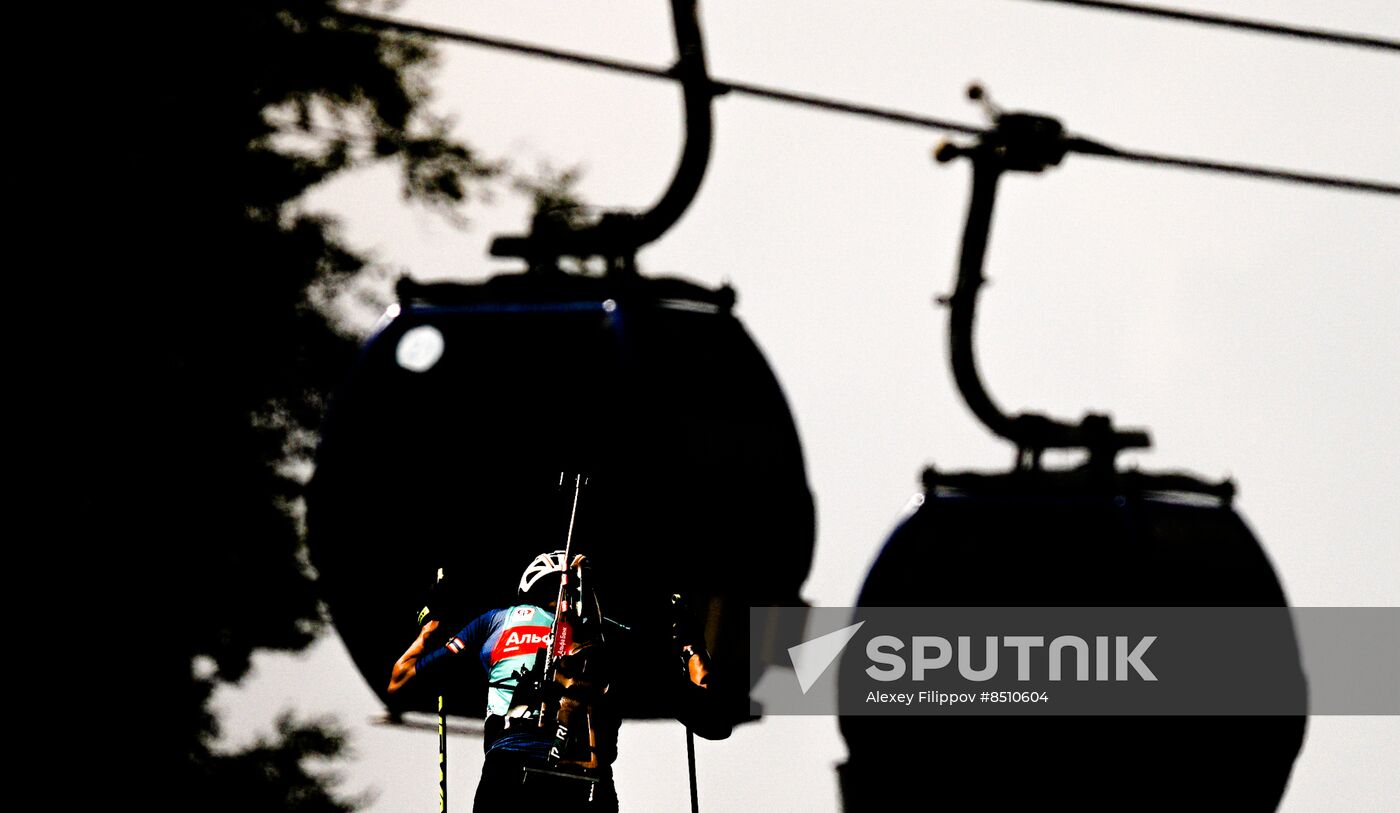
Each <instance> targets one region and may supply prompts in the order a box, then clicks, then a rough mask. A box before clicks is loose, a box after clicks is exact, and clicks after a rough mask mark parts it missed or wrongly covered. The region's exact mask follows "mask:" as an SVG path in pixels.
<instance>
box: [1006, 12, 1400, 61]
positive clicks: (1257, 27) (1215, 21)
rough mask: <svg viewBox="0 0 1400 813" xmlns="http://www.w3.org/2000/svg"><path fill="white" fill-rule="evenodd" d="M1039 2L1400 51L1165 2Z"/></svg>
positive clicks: (1383, 43)
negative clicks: (1153, 3) (1162, 3)
mask: <svg viewBox="0 0 1400 813" xmlns="http://www.w3.org/2000/svg"><path fill="white" fill-rule="evenodd" d="M1032 2H1037V3H1055V4H1059V5H1065V6H1081V7H1084V8H1092V9H1099V10H1102V11H1116V12H1123V13H1125V14H1139V15H1143V16H1147V17H1161V18H1163V19H1168V20H1176V21H1179V22H1188V23H1197V24H1200V25H1215V26H1222V27H1224V28H1234V29H1238V30H1242V31H1252V32H1254V33H1257V34H1273V35H1277V36H1282V37H1296V38H1299V39H1307V40H1314V41H1317V42H1326V43H1331V44H1333V45H1354V46H1357V47H1361V48H1379V49H1381V50H1385V51H1396V52H1400V42H1397V41H1395V40H1388V39H1382V38H1380V37H1375V36H1371V35H1369V34H1347V33H1343V32H1340V31H1327V30H1324V29H1320V28H1304V27H1302V26H1295V25H1284V24H1283V23H1272V22H1267V21H1264V20H1248V19H1245V18H1243V17H1226V16H1223V15H1220V14H1205V13H1203V12H1197V11H1182V10H1180V9H1174V8H1167V7H1165V6H1147V5H1141V4H1137V3H1115V2H1109V0H1032Z"/></svg>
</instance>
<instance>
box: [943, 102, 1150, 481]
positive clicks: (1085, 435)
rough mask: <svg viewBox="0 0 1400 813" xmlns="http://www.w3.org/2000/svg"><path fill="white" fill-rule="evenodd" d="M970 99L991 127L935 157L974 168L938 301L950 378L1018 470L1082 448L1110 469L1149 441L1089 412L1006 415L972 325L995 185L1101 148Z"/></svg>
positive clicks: (1042, 121) (1049, 123) (1041, 119)
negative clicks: (1064, 417)
mask: <svg viewBox="0 0 1400 813" xmlns="http://www.w3.org/2000/svg"><path fill="white" fill-rule="evenodd" d="M968 96H969V98H971V99H973V100H974V101H978V102H981V103H982V104H983V106H984V107H985V108H986V110H987V112H988V113H989V114H990V115H991V116H992V119H993V122H994V126H993V127H992V129H990V130H988V131H987V132H986V133H984V134H983V135H981V136H980V137H979V138H978V139H977V140H976V141H975V142H973V143H971V144H969V145H956V144H950V143H944V144H942V145H940V146H939V148H938V150H937V151H936V152H935V158H936V159H937V160H938V161H939V162H940V163H947V162H949V161H953V160H956V159H958V158H967V159H969V160H970V161H971V162H972V198H971V202H970V203H969V205H968V214H967V224H966V226H965V228H964V231H963V242H962V254H961V257H960V259H959V263H958V275H957V282H956V284H955V286H954V289H953V293H952V294H951V295H950V296H948V297H944V298H943V299H942V300H941V301H942V302H943V303H944V304H947V305H948V306H949V308H950V315H949V320H948V338H949V352H950V360H951V364H952V368H953V378H954V380H955V382H956V383H957V387H958V391H959V392H960V393H961V394H962V396H963V400H964V401H966V402H967V405H968V407H969V408H970V409H971V410H972V412H973V414H974V415H976V416H977V418H978V420H980V421H981V422H982V423H983V424H984V425H986V426H987V428H988V429H990V430H991V431H992V432H993V433H995V434H997V435H999V436H1001V437H1003V438H1006V439H1007V440H1009V441H1011V442H1012V443H1014V444H1016V448H1017V452H1018V465H1020V466H1021V467H1022V468H1027V469H1033V468H1038V467H1039V465H1040V456H1041V454H1042V453H1043V452H1044V451H1045V450H1046V449H1075V448H1081V449H1086V450H1088V452H1089V461H1090V465H1095V466H1100V465H1101V466H1103V467H1105V468H1112V466H1113V461H1114V458H1115V456H1116V455H1117V454H1118V452H1120V451H1122V450H1124V449H1134V448H1147V447H1149V446H1151V439H1150V438H1149V436H1148V434H1147V432H1146V431H1145V430H1141V429H1118V428H1116V427H1115V426H1114V425H1113V422H1112V420H1111V419H1110V418H1109V416H1108V415H1104V414H1097V413H1090V414H1087V415H1085V416H1084V417H1083V418H1082V419H1081V420H1080V421H1079V423H1078V424H1072V423H1067V422H1064V421H1060V420H1056V419H1054V418H1051V417H1048V416H1046V415H1042V414H1039V413H1021V414H1017V415H1007V414H1006V413H1005V412H1003V411H1002V409H1001V407H999V406H998V405H997V403H996V402H995V401H994V400H992V397H991V394H990V393H988V391H987V388H986V386H985V385H984V384H983V383H982V377H981V374H980V373H979V372H978V369H977V358H976V351H975V347H974V341H973V333H974V331H973V322H974V318H975V316H976V311H977V294H978V292H979V291H980V289H981V287H982V285H983V283H984V282H986V278H985V276H984V275H983V264H984V261H985V259H986V254H987V242H988V239H989V237H990V234H991V226H992V209H993V208H994V206H995V204H996V193H997V182H998V181H999V180H1000V178H1001V175H1002V173H1004V172H1043V171H1044V170H1046V169H1049V168H1050V167H1053V166H1056V165H1058V164H1059V163H1060V161H1062V160H1063V159H1064V156H1065V154H1066V153H1067V152H1069V151H1071V150H1073V151H1076V152H1081V151H1089V150H1092V149H1094V148H1095V147H1097V146H1099V145H1096V144H1095V143H1094V142H1092V141H1088V140H1086V139H1080V138H1074V137H1070V136H1067V135H1066V134H1065V131H1064V127H1063V126H1062V125H1061V124H1060V122H1058V121H1056V120H1055V119H1052V118H1049V117H1048V116H1041V115H1036V114H1031V113H1007V112H1004V111H1002V110H1001V109H1000V108H998V107H996V106H995V105H993V104H992V103H991V101H990V100H989V99H987V97H986V93H985V91H983V90H982V88H981V87H979V86H976V85H973V86H972V87H971V88H969V89H968Z"/></svg>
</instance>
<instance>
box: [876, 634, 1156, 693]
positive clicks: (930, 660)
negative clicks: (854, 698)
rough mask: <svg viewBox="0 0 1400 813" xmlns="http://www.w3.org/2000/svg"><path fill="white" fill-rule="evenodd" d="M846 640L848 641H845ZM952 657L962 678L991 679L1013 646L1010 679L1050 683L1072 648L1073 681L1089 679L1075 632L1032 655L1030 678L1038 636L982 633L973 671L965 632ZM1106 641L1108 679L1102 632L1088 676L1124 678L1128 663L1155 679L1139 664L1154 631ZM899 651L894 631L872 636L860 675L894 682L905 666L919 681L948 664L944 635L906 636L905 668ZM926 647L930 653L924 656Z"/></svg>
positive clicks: (1084, 646)
mask: <svg viewBox="0 0 1400 813" xmlns="http://www.w3.org/2000/svg"><path fill="white" fill-rule="evenodd" d="M848 640H849V639H848ZM956 640H957V642H958V644H957V647H956V649H957V657H958V674H960V675H962V676H963V678H964V679H965V680H971V681H975V682H981V681H986V680H991V679H992V678H994V677H996V676H997V668H998V655H997V653H998V652H1000V651H1001V649H1002V648H1011V649H1015V650H1016V679H1017V680H1018V681H1028V680H1040V679H1043V677H1047V676H1048V677H1049V679H1050V680H1052V681H1058V680H1061V679H1062V678H1063V677H1064V674H1063V673H1064V668H1063V667H1064V664H1063V656H1064V652H1065V650H1066V649H1070V650H1073V653H1074V664H1075V678H1074V679H1076V680H1089V679H1090V677H1089V643H1088V642H1087V641H1085V640H1084V639H1083V638H1080V637H1079V636H1077V635H1061V636H1058V637H1056V638H1055V639H1054V640H1052V641H1051V642H1050V646H1049V647H1048V649H1045V652H1046V656H1045V657H1044V658H1039V659H1035V660H1037V661H1039V662H1040V663H1041V664H1044V666H1045V668H1044V671H1040V670H1036V671H1037V672H1039V674H1035V675H1034V677H1033V676H1032V666H1033V665H1034V663H1033V658H1032V650H1037V649H1041V648H1043V647H1045V637H1044V636H1042V635H1008V636H1006V637H1004V638H998V637H997V636H987V637H986V639H985V640H986V647H985V650H984V657H983V664H982V667H981V668H980V669H979V668H977V667H974V666H973V664H972V659H973V651H972V650H973V647H974V645H973V644H972V637H971V636H969V635H959V636H957V639H956ZM1112 640H1113V641H1114V642H1115V643H1116V645H1117V646H1116V647H1115V648H1113V649H1114V652H1115V656H1114V658H1113V677H1112V678H1110V677H1109V669H1108V667H1109V651H1110V646H1109V641H1110V638H1109V636H1107V635H1099V636H1096V637H1095V638H1094V653H1095V657H1094V667H1095V668H1094V673H1093V674H1094V676H1093V680H1098V681H1107V680H1118V681H1124V680H1127V679H1128V668H1129V667H1132V670H1133V673H1134V674H1136V675H1137V676H1138V677H1139V678H1141V679H1143V680H1154V681H1155V680H1156V679H1157V676H1156V675H1155V674H1153V673H1152V670H1151V669H1149V668H1147V664H1146V663H1144V662H1143V660H1142V658H1143V655H1144V654H1146V652H1147V649H1148V647H1150V646H1152V642H1153V641H1156V640H1157V636H1155V635H1145V636H1142V637H1141V638H1140V639H1139V640H1138V642H1137V644H1136V645H1135V646H1133V647H1132V648H1131V649H1129V648H1128V640H1129V639H1128V637H1127V636H1126V635H1118V636H1114V637H1113V638H1112ZM903 649H904V641H903V640H901V639H900V638H898V637H896V636H894V635H877V636H875V637H874V638H871V639H870V640H869V641H868V642H866V644H865V654H866V657H868V658H869V659H870V660H871V661H873V662H874V663H872V664H871V665H870V666H868V667H866V669H865V673H866V674H867V675H869V676H870V677H872V678H874V679H875V680H880V681H894V680H900V679H902V678H903V677H904V675H905V672H906V670H907V671H909V672H910V673H911V677H912V678H913V679H914V680H916V681H919V680H925V679H926V677H925V676H926V675H927V674H928V673H929V672H931V671H936V670H939V669H942V668H944V667H946V666H948V665H949V664H950V663H952V660H953V651H954V647H953V645H952V644H951V643H950V642H949V640H948V639H947V638H944V637H943V636H941V635H915V636H913V637H912V638H911V640H910V645H909V649H910V661H912V665H911V666H907V665H906V663H905V659H904V657H903V656H902V655H900V654H899V653H900V651H901V650H903ZM930 650H931V651H932V652H933V653H934V654H933V656H932V657H930V656H929V652H930Z"/></svg>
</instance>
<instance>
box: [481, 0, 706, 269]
mask: <svg viewBox="0 0 1400 813" xmlns="http://www.w3.org/2000/svg"><path fill="white" fill-rule="evenodd" d="M696 5H697V4H696V0H671V16H672V19H673V21H674V28H675V35H676V53H677V60H676V64H675V65H674V66H673V67H672V68H671V71H670V73H671V74H672V75H673V76H674V77H675V78H676V79H677V81H679V82H680V85H681V90H682V98H683V101H684V109H685V143H684V146H683V147H682V149H681V157H680V162H679V163H678V164H677V166H676V171H675V174H674V176H673V177H672V178H671V184H670V186H669V187H667V189H666V191H665V193H664V194H662V196H661V197H660V198H659V199H658V200H657V201H656V203H655V204H653V205H652V207H651V208H650V209H648V210H647V211H645V212H642V213H633V212H608V213H606V214H604V215H603V216H602V217H601V218H600V219H599V220H598V221H597V222H596V223H592V224H588V225H586V226H582V227H579V226H575V225H573V224H570V223H568V222H566V221H565V220H564V219H562V218H559V217H551V216H550V215H548V214H544V215H542V216H537V217H536V218H535V220H534V222H533V223H532V224H531V230H530V233H529V234H528V235H519V236H504V237H497V238H496V239H495V240H494V241H492V243H491V254H492V255H493V256H496V257H523V258H525V259H526V260H528V261H529V262H530V264H531V267H532V268H538V267H546V268H550V267H553V264H554V263H555V262H556V261H557V260H558V258H559V257H578V258H587V257H603V258H606V259H608V260H610V261H612V262H613V263H614V268H618V267H621V268H622V269H625V270H631V268H632V263H631V260H632V257H633V255H635V254H636V252H637V250H638V249H640V248H641V247H642V246H645V245H647V244H648V243H651V242H653V241H654V240H656V239H657V238H659V237H660V236H661V235H663V234H665V233H666V231H667V230H668V229H670V228H671V227H672V226H673V225H675V224H676V221H678V220H680V218H681V215H683V214H684V213H685V210H686V209H687V208H689V207H690V204H691V202H692V201H694V200H695V196H696V194H698V193H699V191H700V184H701V182H702V181H703V180H704V178H705V170H706V169H707V168H708V166H709V162H710V151H711V145H712V144H713V141H714V116H713V111H712V109H711V108H712V101H713V99H714V97H715V96H716V95H718V94H720V93H722V92H723V86H722V85H718V84H716V83H714V82H713V81H711V79H710V73H709V68H708V66H707V65H706V62H705V47H704V37H703V35H702V33H701V30H700V20H699V16H698V13H697V8H696Z"/></svg>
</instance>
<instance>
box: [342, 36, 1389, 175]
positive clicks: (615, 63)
mask: <svg viewBox="0 0 1400 813" xmlns="http://www.w3.org/2000/svg"><path fill="white" fill-rule="evenodd" d="M334 16H335V17H336V18H339V19H343V20H345V21H346V22H349V23H353V24H360V25H366V26H370V27H373V28H376V29H384V30H393V31H401V32H404V33H410V34H419V35H422V36H427V37H433V38H436V39H442V40H447V41H450V42H458V43H463V44H466V45H475V46H478V47H483V48H489V49H493V50H499V51H507V52H511V53H518V54H524V55H526V56H535V57H541V58H544V59H552V60H556V61H562V62H569V63H573V64H576V65H584V66H587V67H591V68H600V69H603V70H609V71H614V72H620V73H626V74H631V75H634V76H646V77H650V78H654V79H665V80H668V81H678V79H677V77H676V75H675V71H674V69H672V68H657V67H655V66H651V65H645V64H642V63H638V62H628V61H624V60H616V59H606V58H603V57H596V56H591V55H588V54H581V53H577V52H573V51H563V50H559V49H555V48H546V47H543V46H539V45H533V44H530V43H527V42H520V41H517V40H510V39H503V38H500V37H488V36H483V35H480V34H473V33H470V32H466V31H458V30H453V29H446V28H440V27H436V26H429V25H424V24H422V23H413V22H406V21H402V20H395V19H391V18H388V17H378V16H372V15H367V14H356V13H352V12H337V13H336V14H335V15H334ZM710 84H711V86H712V88H713V91H712V92H713V93H714V94H715V95H717V96H719V95H723V94H726V93H737V94H742V95H745V96H754V97H756V98H761V99H769V100H772V101H780V102H787V103H789V104H795V105H799V106H802V107H811V108H815V109H819V110H828V111H832V112H837V113H847V114H850V115H854V116H860V117H863V118H869V119H875V120H879V121H889V122H894V123H898V124H908V125H912V126H915V127H922V128H925V129H931V130H940V131H944V132H955V133H965V134H969V135H983V134H986V133H987V129H986V128H983V127H976V126H973V125H970V124H962V123H960V122H955V121H949V120H946V119H939V118H933V117H930V116H923V115H919V114H916V113H909V112H906V111H902V110H895V109H892V108H885V107H876V106H872V105H866V104H860V103H856V102H848V101H843V100H840V99H832V98H829V97H824V96H816V95H812V94H807V93H797V92H794V91H788V90H781V89H778V88H772V87H767V86H763V85H757V84H751V83H746V82H733V81H728V80H718V79H716V80H711V82H710ZM1068 151H1069V152H1078V153H1081V154H1085V155H1095V156H1099V157H1103V158H1116V159H1118V160H1121V161H1130V162H1136V163H1144V164H1153V165H1158V166H1174V167H1179V168H1183V169H1196V170H1202V171H1207V172H1221V173H1226V174H1231V175H1244V176H1249V177H1255V178H1264V179H1268V180H1274V181H1282V182H1286V183H1298V184H1307V185H1311V186H1323V187H1331V188H1334V189H1346V190H1352V191H1358V192H1374V193H1378V194H1383V195H1396V196H1400V184H1394V183H1386V182H1383V181H1373V180H1365V179H1356V178H1345V177H1339V176H1333V175H1323V174H1319V173H1310V172H1300V171H1294V170H1285V169H1273V168H1269V167H1259V166H1250V165H1247V164H1238V163H1231V162H1225V161H1212V160H1206V159H1200V158H1189V157H1183V156H1172V155H1161V154H1156V153H1149V152H1140V151H1135V150H1125V149H1118V148H1115V147H1108V146H1106V145H1103V144H1099V143H1097V142H1093V141H1089V140H1087V139H1077V138H1076V139H1070V143H1069V144H1068Z"/></svg>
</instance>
